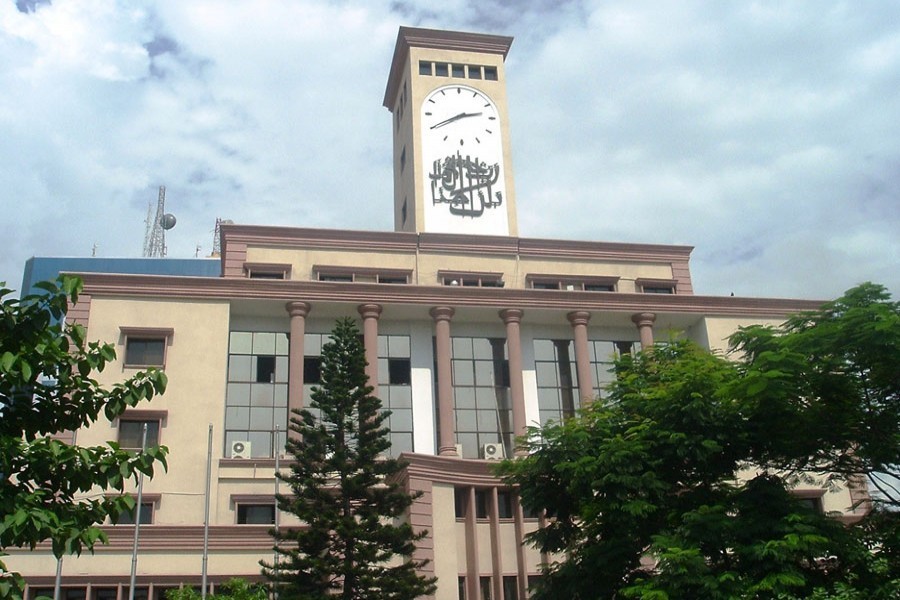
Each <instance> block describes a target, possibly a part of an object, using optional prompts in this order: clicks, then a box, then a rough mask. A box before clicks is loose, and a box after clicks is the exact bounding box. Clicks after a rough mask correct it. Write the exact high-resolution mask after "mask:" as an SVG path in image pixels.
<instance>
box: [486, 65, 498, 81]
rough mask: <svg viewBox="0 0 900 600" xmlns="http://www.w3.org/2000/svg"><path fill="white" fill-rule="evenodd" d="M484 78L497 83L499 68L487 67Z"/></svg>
mask: <svg viewBox="0 0 900 600" xmlns="http://www.w3.org/2000/svg"><path fill="white" fill-rule="evenodd" d="M484 78H485V79H487V80H488V81H497V67H485V68H484Z"/></svg>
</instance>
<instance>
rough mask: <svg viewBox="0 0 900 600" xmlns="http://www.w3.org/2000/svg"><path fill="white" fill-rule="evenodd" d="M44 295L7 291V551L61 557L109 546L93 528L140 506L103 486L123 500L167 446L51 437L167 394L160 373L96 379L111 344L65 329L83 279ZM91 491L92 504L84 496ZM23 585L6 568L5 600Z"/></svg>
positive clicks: (2, 375) (2, 469) (3, 337)
mask: <svg viewBox="0 0 900 600" xmlns="http://www.w3.org/2000/svg"><path fill="white" fill-rule="evenodd" d="M37 286H38V287H40V288H41V289H42V290H43V291H44V292H45V293H44V294H41V295H32V296H26V297H24V298H22V299H21V300H16V299H14V298H9V297H8V296H9V295H10V293H11V292H10V290H8V289H0V550H2V549H4V548H9V547H17V548H34V547H35V545H37V544H38V543H39V542H43V541H50V542H51V544H52V549H53V553H54V554H55V555H56V556H57V557H60V556H63V555H65V554H80V553H81V552H82V550H84V549H88V550H90V549H91V548H93V546H94V545H95V544H96V543H97V542H104V543H105V542H106V536H105V534H104V533H103V532H102V531H101V530H100V529H99V528H98V527H97V526H96V525H97V524H99V523H102V522H103V521H104V520H105V519H106V518H107V516H113V517H116V516H118V514H119V513H121V512H123V511H128V510H131V509H132V508H133V507H134V500H133V499H132V498H131V497H130V496H115V497H99V498H98V497H96V488H98V487H99V488H102V489H111V490H117V491H119V492H122V491H123V490H124V486H125V484H126V482H127V481H128V480H130V479H136V478H137V476H138V474H139V473H144V474H146V475H150V476H152V474H153V468H154V464H155V463H156V462H160V463H162V464H163V465H164V466H165V455H166V449H165V448H149V449H147V450H146V451H144V452H138V453H134V452H125V451H124V450H121V449H120V448H119V447H118V445H117V444H115V443H110V444H109V445H107V446H96V447H79V446H74V445H68V444H64V443H62V442H60V441H58V440H55V439H51V438H50V437H48V436H50V435H51V434H54V433H57V432H62V431H75V430H77V429H79V428H81V427H85V426H87V425H89V424H91V423H93V422H94V421H96V420H97V419H98V418H100V415H101V414H102V415H104V416H105V417H107V418H109V419H114V418H115V417H117V416H119V415H120V414H122V412H124V410H125V409H126V408H127V407H129V406H134V405H136V404H137V403H138V402H140V401H142V400H148V399H150V398H151V397H153V396H154V395H155V394H160V393H162V392H163V391H164V390H165V386H166V377H165V374H164V373H162V372H160V371H148V372H142V373H138V374H136V375H135V376H133V377H132V378H130V379H128V380H127V381H125V382H122V383H118V384H115V385H114V386H112V387H111V388H110V389H105V388H103V387H101V386H100V384H99V383H98V382H97V381H96V380H95V379H93V378H92V375H93V374H94V373H97V372H101V371H102V370H103V369H104V367H105V366H106V365H107V364H108V363H109V362H110V361H112V360H115V356H116V354H115V348H114V347H113V346H112V345H110V344H101V343H99V342H88V341H86V332H85V330H84V328H83V327H82V326H80V325H72V324H64V317H65V315H66V312H67V310H68V305H69V301H70V300H71V302H73V303H74V302H77V299H78V293H79V292H80V290H81V281H80V280H79V279H78V278H75V277H65V276H61V277H60V278H59V279H58V280H57V282H55V283H53V282H42V283H39V284H37ZM89 492H94V497H92V498H84V497H82V495H84V494H87V493H89ZM21 584H22V581H21V579H20V578H17V577H16V576H14V575H13V574H9V573H7V572H6V569H5V566H4V565H3V563H0V598H4V597H7V596H15V595H16V594H21Z"/></svg>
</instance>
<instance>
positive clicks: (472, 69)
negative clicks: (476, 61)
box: [468, 65, 481, 79]
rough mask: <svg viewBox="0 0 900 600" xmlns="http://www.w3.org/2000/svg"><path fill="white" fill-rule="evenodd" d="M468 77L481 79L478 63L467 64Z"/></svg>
mask: <svg viewBox="0 0 900 600" xmlns="http://www.w3.org/2000/svg"><path fill="white" fill-rule="evenodd" d="M468 72H469V79H481V67H480V66H479V65H469V70H468Z"/></svg>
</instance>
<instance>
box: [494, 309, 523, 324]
mask: <svg viewBox="0 0 900 600" xmlns="http://www.w3.org/2000/svg"><path fill="white" fill-rule="evenodd" d="M497 314H499V315H500V318H501V319H503V322H504V323H506V324H509V323H521V322H522V315H524V314H525V311H524V310H522V309H519V308H504V309H503V310H501V311H500V312H499V313H497Z"/></svg>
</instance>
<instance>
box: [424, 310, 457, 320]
mask: <svg viewBox="0 0 900 600" xmlns="http://www.w3.org/2000/svg"><path fill="white" fill-rule="evenodd" d="M428 314H429V315H431V318H432V319H434V320H435V321H449V320H450V319H452V318H453V315H454V314H456V311H455V310H454V309H453V308H452V307H450V306H435V307H434V308H432V309H431V310H429V311H428Z"/></svg>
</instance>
